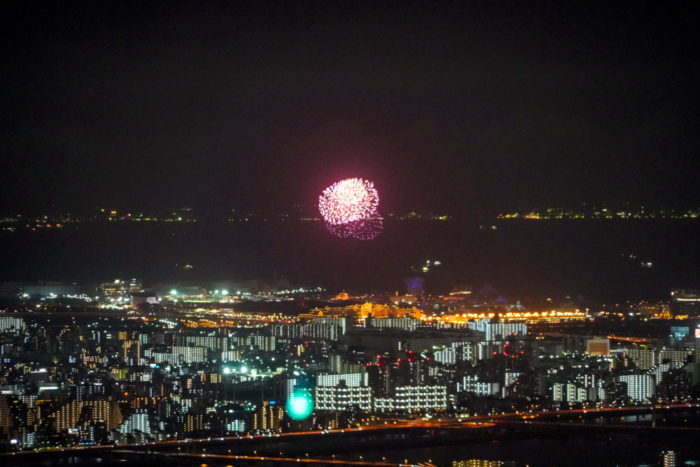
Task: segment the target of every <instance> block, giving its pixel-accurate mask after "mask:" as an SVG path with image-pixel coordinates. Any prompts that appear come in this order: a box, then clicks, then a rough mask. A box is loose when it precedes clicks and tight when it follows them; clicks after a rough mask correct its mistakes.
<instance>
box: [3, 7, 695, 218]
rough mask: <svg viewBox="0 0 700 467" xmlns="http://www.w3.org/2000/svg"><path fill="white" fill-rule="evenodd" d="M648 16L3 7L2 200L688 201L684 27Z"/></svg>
mask: <svg viewBox="0 0 700 467" xmlns="http://www.w3.org/2000/svg"><path fill="white" fill-rule="evenodd" d="M574 3H577V4H578V5H574ZM646 3H649V2H628V3H627V2H600V3H597V2H561V1H552V2H537V1H532V2H519V1H513V2H501V1H489V2H466V1H465V2H455V3H450V2H436V1H432V2H413V1H407V0H405V1H391V2H389V1H386V2H379V1H374V2H361V1H357V0H355V1H346V2H344V1H294V2H264V1H254V2H244V1H236V2H221V3H217V2H205V1H202V2H195V1H190V2H175V1H169V2H162V3H157V2H134V3H129V2H102V1H90V2H43V3H42V2H26V1H17V2H14V1H5V2H3V3H2V7H1V8H2V11H0V16H1V17H2V20H1V21H2V31H3V32H2V35H3V37H2V45H1V47H2V50H1V58H0V60H1V61H2V73H1V75H0V97H1V99H2V100H1V102H2V105H1V106H0V109H1V110H0V131H1V138H0V151H1V152H2V157H1V158H0V199H1V201H2V205H3V207H4V210H8V209H10V210H12V209H17V210H21V209H38V208H43V207H48V206H50V205H51V204H56V205H57V206H58V207H65V209H68V210H70V209H72V208H74V207H78V206H82V207H89V206H94V205H98V204H112V205H129V206H147V205H150V204H151V203H153V205H158V206H174V205H191V206H195V207H200V208H203V207H212V208H216V209H227V208H229V207H251V208H254V209H271V208H272V209H274V208H278V207H280V208H286V207H288V206H290V205H292V204H295V203H299V202H305V201H311V202H313V201H315V200H316V199H317V197H318V194H319V193H320V191H321V190H322V189H323V188H324V187H325V186H327V185H328V184H330V183H332V182H333V181H336V180H338V179H341V178H343V177H349V176H360V177H365V178H369V179H371V180H373V181H375V182H376V185H377V187H378V189H379V191H380V196H381V198H382V203H383V205H380V208H381V207H383V208H384V209H386V210H395V209H396V210H401V209H414V208H415V209H433V210H438V211H440V210H444V211H450V212H457V213H459V212H469V211H472V210H480V209H511V208H519V207H529V206H532V205H563V204H573V203H581V202H601V201H603V202H609V201H621V200H630V201H632V202H637V203H650V202H658V203H662V204H670V205H678V204H680V205H683V206H697V205H700V188H698V186H699V185H700V184H699V183H698V174H700V157H698V152H699V151H698V148H699V147H700V132H699V131H698V128H699V125H698V124H699V123H700V118H699V113H700V99H699V98H700V91H699V84H700V72H699V71H700V70H699V66H698V65H699V61H698V50H700V49H699V48H698V46H699V45H700V39H699V38H700V34H698V32H697V24H696V23H697V14H696V11H694V10H693V9H692V3H693V2H656V7H655V8H654V9H645V8H648V7H646V6H643V5H642V4H646Z"/></svg>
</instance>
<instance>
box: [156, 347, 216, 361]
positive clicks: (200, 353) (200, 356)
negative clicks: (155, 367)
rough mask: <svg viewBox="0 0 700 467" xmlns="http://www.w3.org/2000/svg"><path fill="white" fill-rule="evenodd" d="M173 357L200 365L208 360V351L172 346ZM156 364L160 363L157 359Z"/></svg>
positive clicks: (200, 348)
mask: <svg viewBox="0 0 700 467" xmlns="http://www.w3.org/2000/svg"><path fill="white" fill-rule="evenodd" d="M172 355H176V356H177V357H178V358H181V359H182V360H183V361H184V362H185V363H200V362H205V361H206V359H207V349H205V348H204V347H184V346H179V345H173V346H172ZM156 363H159V362H158V360H157V359H156Z"/></svg>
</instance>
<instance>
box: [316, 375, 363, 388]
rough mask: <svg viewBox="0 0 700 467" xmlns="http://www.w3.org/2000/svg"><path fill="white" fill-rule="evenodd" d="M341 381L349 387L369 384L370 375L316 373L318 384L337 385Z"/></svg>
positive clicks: (324, 385)
mask: <svg viewBox="0 0 700 467" xmlns="http://www.w3.org/2000/svg"><path fill="white" fill-rule="evenodd" d="M341 381H343V382H344V383H345V385H346V386H348V387H359V386H367V384H368V375H367V373H364V374H363V373H346V374H339V375H330V374H323V373H319V374H318V375H316V386H323V387H329V386H330V387H332V386H337V385H338V384H340V382H341Z"/></svg>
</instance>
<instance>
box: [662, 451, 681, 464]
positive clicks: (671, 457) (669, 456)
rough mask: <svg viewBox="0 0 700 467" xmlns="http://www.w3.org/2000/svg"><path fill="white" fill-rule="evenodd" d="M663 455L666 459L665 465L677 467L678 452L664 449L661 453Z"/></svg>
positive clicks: (664, 459)
mask: <svg viewBox="0 0 700 467" xmlns="http://www.w3.org/2000/svg"><path fill="white" fill-rule="evenodd" d="M661 457H662V458H663V461H664V466H663V467H676V465H678V464H676V453H675V452H673V451H664V452H662V453H661Z"/></svg>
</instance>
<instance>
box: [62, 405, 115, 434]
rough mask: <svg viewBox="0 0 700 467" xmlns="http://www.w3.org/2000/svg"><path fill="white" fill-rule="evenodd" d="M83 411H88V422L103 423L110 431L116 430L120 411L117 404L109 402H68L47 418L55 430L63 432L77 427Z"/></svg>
mask: <svg viewBox="0 0 700 467" xmlns="http://www.w3.org/2000/svg"><path fill="white" fill-rule="evenodd" d="M84 409H89V412H90V415H89V417H88V418H89V420H90V421H93V422H104V423H105V425H106V426H107V428H108V429H110V430H112V429H114V428H116V427H117V426H118V425H119V423H120V422H121V411H120V410H119V406H118V404H117V403H116V402H109V401H83V402H79V401H75V402H69V403H67V404H65V405H64V406H63V407H61V408H60V410H58V411H57V412H55V413H53V414H52V415H50V416H49V418H51V419H53V420H54V421H55V425H54V426H55V427H56V430H58V431H65V430H68V429H69V428H75V427H76V426H77V424H78V421H79V419H80V416H81V414H82V413H83V410H84Z"/></svg>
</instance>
